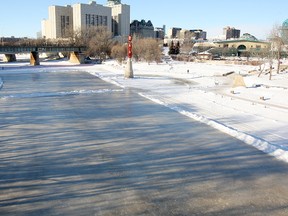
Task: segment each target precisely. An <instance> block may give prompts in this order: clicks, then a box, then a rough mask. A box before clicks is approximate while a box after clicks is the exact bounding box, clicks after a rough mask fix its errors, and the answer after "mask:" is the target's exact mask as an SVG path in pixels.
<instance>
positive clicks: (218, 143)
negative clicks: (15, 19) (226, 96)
mask: <svg viewBox="0 0 288 216" xmlns="http://www.w3.org/2000/svg"><path fill="white" fill-rule="evenodd" d="M0 76H1V80H2V83H3V86H2V89H1V90H0V130H1V134H0V215H1V216H2V215H29V216H30V215H77V216H78V215H165V216H166V215H287V214H288V185H287V178H288V167H287V164H285V163H282V162H280V161H277V160H276V159H274V158H272V157H270V156H268V155H266V154H264V153H262V152H260V151H258V150H256V149H254V148H253V147H250V146H248V145H246V144H244V143H242V142H241V141H239V140H236V139H235V138H232V137H230V136H228V135H226V134H223V133H221V132H219V131H217V130H215V129H213V128H210V127H209V126H207V125H204V124H201V123H199V122H195V121H193V120H191V119H190V118H187V117H185V116H183V115H181V114H179V113H177V112H175V111H173V110H171V109H169V108H166V107H163V106H160V105H157V104H155V103H153V102H151V101H149V100H146V99H144V98H142V97H140V96H139V95H138V94H137V93H134V92H133V90H129V89H124V90H123V89H121V88H119V87H116V86H113V85H111V84H108V83H105V82H103V81H101V80H100V79H98V78H96V77H95V76H92V75H90V74H88V73H80V72H67V73H66V72H59V73H25V74H21V73H18V74H9V73H7V74H4V73H2V74H1V75H0Z"/></svg>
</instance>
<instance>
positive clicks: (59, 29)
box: [42, 0, 130, 39]
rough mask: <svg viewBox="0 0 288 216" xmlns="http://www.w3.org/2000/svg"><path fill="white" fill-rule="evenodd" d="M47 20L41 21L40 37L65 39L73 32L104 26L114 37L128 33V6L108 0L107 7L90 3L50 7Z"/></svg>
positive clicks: (118, 0)
mask: <svg viewBox="0 0 288 216" xmlns="http://www.w3.org/2000/svg"><path fill="white" fill-rule="evenodd" d="M48 11H49V14H48V15H49V18H48V19H47V20H43V21H42V37H45V38H47V39H57V38H65V37H67V36H68V33H70V34H71V32H73V31H85V30H87V29H88V28H90V27H97V26H106V27H107V29H108V30H110V31H111V32H112V33H113V35H114V36H127V35H129V33H130V6H129V5H125V4H121V1H120V0H114V1H112V0H108V2H107V5H106V6H104V5H100V4H97V3H96V2H95V1H90V2H89V4H82V3H77V4H74V5H72V6H70V5H68V6H50V7H49V8H48Z"/></svg>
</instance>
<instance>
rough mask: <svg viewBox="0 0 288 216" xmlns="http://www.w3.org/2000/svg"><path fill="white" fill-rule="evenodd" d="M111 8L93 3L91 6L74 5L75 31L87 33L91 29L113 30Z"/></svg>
mask: <svg viewBox="0 0 288 216" xmlns="http://www.w3.org/2000/svg"><path fill="white" fill-rule="evenodd" d="M111 14H112V12H111V8H110V7H105V6H103V5H99V4H96V2H95V1H91V2H90V4H80V3H78V4H74V5H73V29H74V30H75V31H85V30H86V29H88V28H90V27H95V26H106V27H107V29H109V30H111V29H112V16H111Z"/></svg>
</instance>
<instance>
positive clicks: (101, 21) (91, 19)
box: [85, 14, 108, 27]
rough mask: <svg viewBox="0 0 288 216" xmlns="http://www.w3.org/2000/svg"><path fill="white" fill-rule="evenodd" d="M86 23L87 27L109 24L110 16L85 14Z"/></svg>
mask: <svg viewBox="0 0 288 216" xmlns="http://www.w3.org/2000/svg"><path fill="white" fill-rule="evenodd" d="M85 23H86V26H87V27H91V26H107V25H108V17H107V16H100V15H95V14H85Z"/></svg>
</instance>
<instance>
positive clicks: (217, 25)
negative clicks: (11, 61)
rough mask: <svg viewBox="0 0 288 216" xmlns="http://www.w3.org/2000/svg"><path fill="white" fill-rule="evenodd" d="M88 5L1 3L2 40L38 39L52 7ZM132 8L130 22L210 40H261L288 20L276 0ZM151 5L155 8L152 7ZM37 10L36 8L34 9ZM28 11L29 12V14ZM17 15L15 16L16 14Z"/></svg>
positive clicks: (129, 0) (182, 0) (29, 0)
mask: <svg viewBox="0 0 288 216" xmlns="http://www.w3.org/2000/svg"><path fill="white" fill-rule="evenodd" d="M96 2H97V4H106V2H107V1H106V0H98V1H97V0H96ZM76 3H89V0H81V1H80V0H45V1H36V2H35V1H34V0H26V1H20V2H17V3H16V4H12V3H9V2H6V1H5V2H3V3H1V9H2V11H1V13H0V20H1V22H0V37H2V36H4V37H11V36H15V37H34V38H35V37H36V35H37V32H39V31H41V21H42V20H43V19H47V18H48V7H49V6H50V5H61V6H64V5H67V4H69V5H73V4H76ZM122 3H123V4H128V5H130V6H131V17H130V18H131V21H132V20H135V19H137V20H141V19H144V20H146V21H148V20H151V22H152V23H153V25H154V27H162V26H163V25H166V33H167V30H168V29H169V28H171V27H180V28H182V29H202V30H204V31H206V32H207V38H215V37H217V36H218V35H221V34H222V32H223V28H224V27H226V26H230V27H235V28H237V29H240V30H241V35H243V34H244V33H250V34H252V35H254V36H256V37H257V38H258V39H266V37H268V35H269V32H270V31H271V29H272V28H273V26H274V25H275V24H277V25H282V23H283V22H284V21H285V20H286V19H288V11H287V8H288V2H287V0H275V1H273V2H265V3H262V2H261V1H260V0H253V1H250V0H242V1H241V2H238V1H237V2H234V1H231V0H230V1H228V0H221V1H219V2H217V1H214V0H207V1H206V2H205V3H201V2H199V1H196V2H194V1H187V0H178V1H177V2H174V1H167V3H166V4H164V3H165V2H164V1H161V2H160V1H159V2H155V1H152V0H146V1H141V2H137V3H135V0H134V2H133V0H122ZM151 5H154V6H153V7H152V6H151ZM35 8H37V9H35ZM27 11H28V12H29V13H27ZM14 14H16V15H14Z"/></svg>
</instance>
